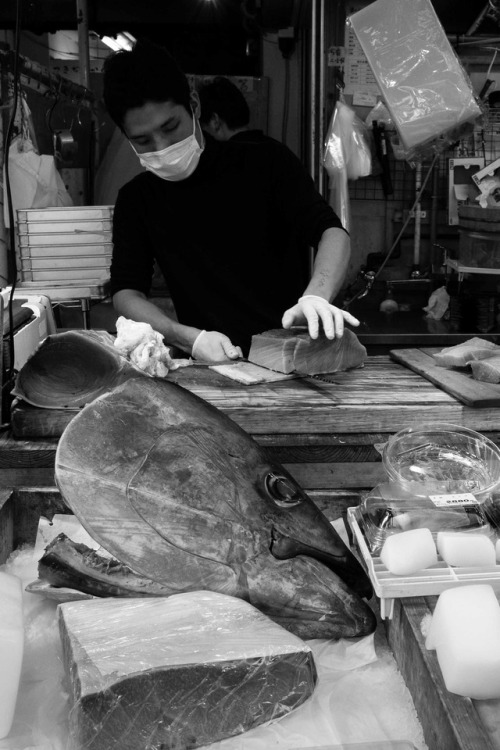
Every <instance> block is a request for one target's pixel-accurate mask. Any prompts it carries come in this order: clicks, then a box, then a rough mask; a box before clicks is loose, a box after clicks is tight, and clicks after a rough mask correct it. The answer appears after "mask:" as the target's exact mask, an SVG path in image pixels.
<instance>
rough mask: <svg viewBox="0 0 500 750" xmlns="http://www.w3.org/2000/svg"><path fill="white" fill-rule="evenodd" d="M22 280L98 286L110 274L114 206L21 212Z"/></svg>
mask: <svg viewBox="0 0 500 750" xmlns="http://www.w3.org/2000/svg"><path fill="white" fill-rule="evenodd" d="M17 217H18V240H19V256H20V276H21V283H22V284H23V285H26V286H28V285H31V284H33V285H36V286H39V287H42V286H51V285H57V286H65V285H67V284H78V285H79V286H92V287H93V286H96V285H100V284H102V283H104V282H106V281H107V280H108V279H109V268H110V265H111V253H112V249H113V244H112V218H113V206H71V207H69V208H42V209H22V210H18V212H17Z"/></svg>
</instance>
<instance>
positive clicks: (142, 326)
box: [114, 315, 189, 378]
mask: <svg viewBox="0 0 500 750" xmlns="http://www.w3.org/2000/svg"><path fill="white" fill-rule="evenodd" d="M116 334H117V335H116V339H115V342H114V345H115V346H116V348H117V349H118V351H119V352H120V354H122V355H123V356H125V357H127V358H128V359H129V360H130V361H131V362H132V363H133V364H134V365H136V367H138V368H139V369H140V370H143V371H144V372H145V373H146V374H147V375H151V376H152V377H156V378H164V377H165V375H168V372H169V370H176V369H177V368H178V367H182V366H183V365H187V364H189V361H188V360H173V359H172V357H171V356H170V349H169V348H168V346H165V344H164V343H163V336H162V335H161V333H158V331H155V330H153V328H152V326H151V325H150V324H149V323H138V322H137V321H135V320H129V319H128V318H124V317H123V316H122V315H120V317H119V318H118V320H117V321H116Z"/></svg>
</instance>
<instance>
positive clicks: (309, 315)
mask: <svg viewBox="0 0 500 750" xmlns="http://www.w3.org/2000/svg"><path fill="white" fill-rule="evenodd" d="M320 321H321V323H322V325H323V330H324V332H325V336H326V337H327V338H328V339H334V338H335V337H337V338H340V337H341V336H342V335H343V333H344V323H345V322H346V323H351V325H353V326H359V320H358V319H357V318H355V317H354V315H351V313H348V312H347V310H341V309H340V308H339V307H335V305H331V304H330V303H329V302H328V300H326V299H324V297H317V296H316V295H315V294H305V295H304V296H303V297H300V299H299V300H298V302H297V304H296V305H294V306H293V307H290V309H289V310H286V311H285V313H284V314H283V318H282V321H281V324H282V326H283V328H291V327H292V326H294V325H296V326H297V325H299V326H300V325H304V323H307V327H308V329H309V335H310V337H311V338H312V339H317V338H318V335H319V322H320Z"/></svg>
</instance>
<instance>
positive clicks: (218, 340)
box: [104, 42, 358, 362]
mask: <svg viewBox="0 0 500 750" xmlns="http://www.w3.org/2000/svg"><path fill="white" fill-rule="evenodd" d="M104 101H105V104H106V107H107V109H108V112H109V114H110V116H111V117H112V119H113V120H114V121H115V122H116V124H117V125H118V126H119V127H120V128H121V129H122V131H123V132H124V134H125V135H126V137H127V138H128V140H129V142H130V144H131V146H132V148H133V149H134V150H135V151H136V153H137V155H138V157H139V160H140V161H141V164H142V165H143V166H144V167H145V169H146V171H145V172H144V173H142V174H140V175H138V176H137V177H135V178H134V179H133V180H131V181H130V182H129V183H127V184H126V185H125V186H124V187H123V188H122V189H121V190H120V192H119V195H118V198H117V201H116V205H115V210H114V222H113V243H114V249H113V260H112V265H111V293H112V295H113V304H114V307H115V310H116V311H117V312H118V313H119V314H120V315H123V316H125V317H127V318H130V319H132V320H137V321H144V322H147V323H150V324H151V325H152V327H153V328H154V329H155V330H156V331H159V332H160V333H161V334H162V335H163V337H164V339H165V343H166V344H167V345H170V346H175V347H177V348H179V349H181V350H183V351H185V352H187V353H189V354H191V355H192V356H193V357H195V358H197V359H202V360H204V361H208V362H217V361H221V360H224V359H228V358H229V359H236V358H238V357H239V356H242V355H243V356H246V355H247V353H248V350H249V347H250V342H251V337H252V335H253V334H255V333H260V332H262V331H265V330H269V329H271V328H279V327H281V326H283V327H285V328H290V327H291V326H294V325H307V326H308V328H309V332H310V335H311V336H312V337H313V338H316V337H317V336H318V332H319V328H320V326H321V327H322V328H323V330H324V332H325V334H326V336H327V337H328V338H331V339H333V338H334V337H335V336H342V333H343V330H344V322H348V323H351V324H352V325H357V324H358V321H357V320H356V318H354V317H353V316H352V315H350V314H349V313H348V312H346V311H343V310H340V309H339V308H337V307H335V306H333V305H331V304H330V303H329V301H330V299H333V298H334V297H335V295H336V294H337V293H338V292H339V290H340V288H341V285H342V283H343V280H344V277H345V273H346V270H347V265H348V261H349V255H350V245H349V237H348V235H347V233H346V232H345V231H344V229H343V228H342V226H341V223H340V221H339V219H338V217H337V216H336V215H335V213H334V212H333V210H332V209H331V207H330V206H329V205H328V203H327V202H326V201H325V200H324V199H323V197H322V196H321V195H320V194H319V193H318V192H317V190H316V189H315V187H314V183H313V181H312V179H311V178H310V176H309V175H308V174H307V172H306V171H305V169H304V167H303V166H302V164H301V163H300V161H299V160H298V159H297V158H296V157H295V156H294V154H293V153H292V152H291V151H290V150H289V149H288V148H286V147H285V146H283V145H281V144H280V143H278V142H277V141H274V140H273V139H262V140H258V141H255V142H254V141H246V140H241V141H240V140H238V139H231V140H229V141H227V142H219V141H216V140H214V139H213V138H211V137H210V136H209V135H204V134H203V133H202V130H201V127H200V124H199V114H200V112H199V109H200V107H199V99H198V96H197V94H196V92H193V91H191V90H190V87H189V83H188V80H187V78H186V76H185V75H184V73H183V72H182V71H181V70H180V69H179V68H178V66H177V64H176V62H175V61H174V60H173V58H172V57H171V56H170V55H169V53H168V52H167V51H166V50H165V49H164V48H162V47H159V46H157V45H154V44H151V43H149V42H138V43H136V45H135V47H134V49H133V50H132V51H131V52H118V53H116V54H114V55H112V56H111V57H109V58H108V59H107V60H106V64H105V69H104ZM310 246H312V247H313V248H315V249H316V256H315V264H314V270H313V274H312V277H311V278H310V279H308V278H307V274H306V273H305V269H306V267H307V266H306V258H307V255H308V248H309V247H310ZM155 261H156V263H157V264H158V266H159V268H160V270H161V272H162V273H163V275H164V277H165V280H166V283H167V286H168V289H169V292H170V294H171V296H172V301H173V304H174V307H175V310H176V313H177V318H178V320H174V319H172V318H170V317H168V316H167V315H166V314H165V313H163V312H162V311H161V310H160V309H159V308H158V307H157V306H156V305H155V304H154V303H152V302H151V301H150V300H149V299H148V294H149V291H150V286H151V280H152V274H153V267H154V263H155Z"/></svg>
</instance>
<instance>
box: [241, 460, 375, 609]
mask: <svg viewBox="0 0 500 750" xmlns="http://www.w3.org/2000/svg"><path fill="white" fill-rule="evenodd" d="M263 458H264V460H263V462H262V464H261V465H260V466H259V473H260V481H259V482H257V483H256V484H255V485H254V490H255V496H254V497H253V499H252V503H254V508H255V507H258V506H259V505H260V506H261V509H260V514H259V515H260V517H261V518H262V519H265V520H266V523H267V529H268V532H269V538H268V541H269V550H270V552H271V554H272V555H273V556H274V557H275V558H277V559H278V560H287V559H290V558H293V557H296V556H297V555H307V556H308V557H312V558H313V559H315V560H318V561H319V562H322V563H323V564H324V565H326V566H327V567H328V568H330V570H332V571H333V572H334V573H336V574H337V575H338V576H339V577H340V578H341V579H342V580H343V581H345V583H347V584H348V586H350V587H351V588H352V589H353V591H355V592H356V593H357V594H359V595H360V596H363V597H370V596H371V595H372V593H373V590H372V586H371V583H370V580H369V578H368V576H367V575H366V573H365V571H364V569H363V567H362V566H361V564H360V563H359V561H358V560H357V558H356V557H355V556H354V555H353V553H352V552H351V550H350V549H349V548H348V547H347V545H346V544H345V543H344V541H343V540H342V538H341V537H340V535H339V534H338V533H337V532H336V531H335V529H334V528H333V526H332V524H331V523H330V522H329V521H328V519H327V518H326V517H325V516H324V514H323V513H322V512H321V511H320V510H319V508H318V507H317V505H315V504H314V503H313V502H312V500H311V499H310V497H309V496H308V495H307V494H306V492H304V490H303V489H302V488H301V487H300V485H299V484H298V483H297V482H296V481H295V479H294V478H293V477H292V476H291V474H290V473H289V472H287V471H286V469H285V468H284V467H283V466H281V465H279V464H273V463H268V462H267V461H266V460H265V456H263Z"/></svg>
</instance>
